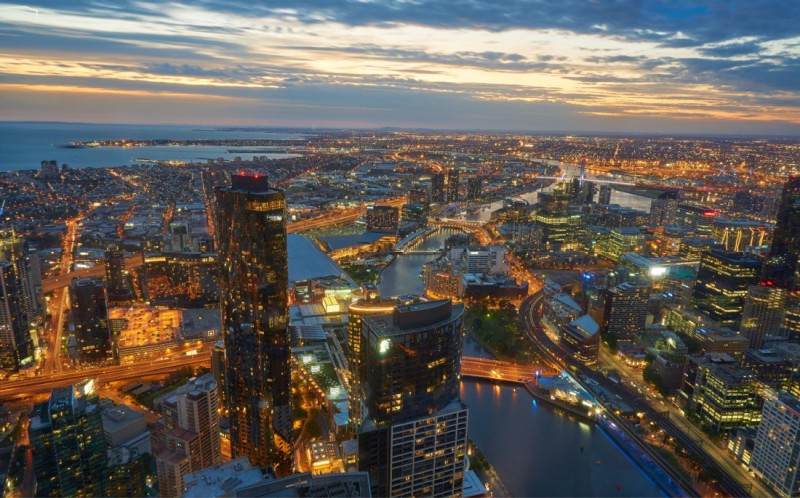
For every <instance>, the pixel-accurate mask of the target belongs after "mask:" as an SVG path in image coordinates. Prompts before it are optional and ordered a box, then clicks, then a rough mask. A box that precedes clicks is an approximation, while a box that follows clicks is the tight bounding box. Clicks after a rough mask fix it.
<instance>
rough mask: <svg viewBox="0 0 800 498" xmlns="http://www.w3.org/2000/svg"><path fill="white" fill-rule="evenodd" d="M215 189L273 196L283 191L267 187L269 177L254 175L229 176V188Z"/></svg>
mask: <svg viewBox="0 0 800 498" xmlns="http://www.w3.org/2000/svg"><path fill="white" fill-rule="evenodd" d="M217 189H218V190H231V191H239V192H247V193H251V194H275V193H282V192H283V190H280V189H277V188H274V187H271V186H270V185H269V176H267V175H262V174H255V173H253V174H247V173H239V174H233V175H231V184H230V185H229V186H223V187H217Z"/></svg>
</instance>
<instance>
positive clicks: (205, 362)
mask: <svg viewBox="0 0 800 498" xmlns="http://www.w3.org/2000/svg"><path fill="white" fill-rule="evenodd" d="M185 366H194V367H200V366H205V367H210V366H211V355H210V353H206V354H197V355H192V356H180V357H178V358H170V359H163V360H159V361H148V362H146V363H141V364H133V365H114V366H109V367H96V368H87V369H85V370H78V371H69V372H64V373H55V374H49V375H39V376H37V377H31V378H25V379H19V380H8V381H4V382H3V383H2V385H0V401H3V400H8V399H11V398H14V397H17V396H22V395H28V394H34V393H41V392H47V391H49V390H51V389H54V388H58V387H65V386H69V385H71V384H77V383H79V382H82V381H84V380H86V379H96V380H97V381H99V382H114V381H119V380H128V379H138V378H140V377H147V376H151V375H161V374H168V373H171V372H174V371H175V370H177V369H179V368H181V367H185Z"/></svg>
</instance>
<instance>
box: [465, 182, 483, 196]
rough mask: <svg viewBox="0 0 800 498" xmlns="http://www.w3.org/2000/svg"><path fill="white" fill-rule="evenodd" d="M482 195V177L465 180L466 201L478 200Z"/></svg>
mask: <svg viewBox="0 0 800 498" xmlns="http://www.w3.org/2000/svg"><path fill="white" fill-rule="evenodd" d="M482 194H483V177H480V176H472V177H470V178H469V179H468V180H467V200H468V201H474V200H476V199H480V197H481V195H482Z"/></svg>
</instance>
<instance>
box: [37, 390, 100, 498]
mask: <svg viewBox="0 0 800 498" xmlns="http://www.w3.org/2000/svg"><path fill="white" fill-rule="evenodd" d="M97 401H98V400H97V396H96V395H93V394H90V393H88V392H81V391H80V390H78V391H76V389H75V387H73V386H70V387H64V388H59V389H53V390H52V392H51V393H50V400H49V401H47V402H46V403H43V404H42V405H40V406H39V407H38V408H37V413H36V415H35V416H34V417H33V418H32V419H31V423H30V426H29V427H28V437H29V438H30V443H31V449H32V451H33V469H34V472H35V474H36V493H35V496H106V493H105V490H104V486H103V484H104V481H105V479H106V477H107V476H106V444H105V439H104V437H103V423H102V419H101V411H100V407H99V406H98V405H97Z"/></svg>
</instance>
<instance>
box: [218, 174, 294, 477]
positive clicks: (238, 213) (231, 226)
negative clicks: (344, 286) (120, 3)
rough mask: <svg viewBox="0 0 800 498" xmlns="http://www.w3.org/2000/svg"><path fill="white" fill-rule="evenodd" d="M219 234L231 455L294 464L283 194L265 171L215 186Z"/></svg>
mask: <svg viewBox="0 0 800 498" xmlns="http://www.w3.org/2000/svg"><path fill="white" fill-rule="evenodd" d="M216 193H217V209H216V215H217V219H216V237H217V247H218V250H219V258H218V260H219V272H220V299H221V308H222V326H223V337H224V342H225V355H226V358H225V363H226V365H225V373H226V378H225V380H226V383H227V384H226V386H225V389H226V391H227V392H226V396H225V400H226V403H227V404H228V417H229V419H230V426H231V452H232V454H233V457H234V458H236V457H239V456H246V457H248V459H249V460H250V462H251V463H252V464H253V465H256V466H259V467H266V466H272V467H273V468H274V469H275V470H276V472H278V473H279V474H281V475H285V474H288V473H290V472H291V471H292V456H291V431H292V408H291V392H290V387H289V384H290V380H291V367H290V363H289V360H290V351H289V341H290V337H289V329H288V321H289V307H288V279H289V272H288V262H287V254H286V194H285V193H284V191H282V190H279V189H275V188H272V187H270V186H269V182H268V179H267V177H266V176H263V175H254V176H248V175H232V177H231V186H230V187H220V188H217V191H216Z"/></svg>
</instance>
